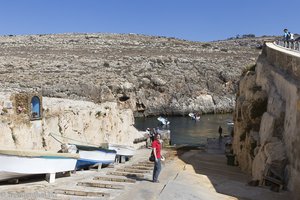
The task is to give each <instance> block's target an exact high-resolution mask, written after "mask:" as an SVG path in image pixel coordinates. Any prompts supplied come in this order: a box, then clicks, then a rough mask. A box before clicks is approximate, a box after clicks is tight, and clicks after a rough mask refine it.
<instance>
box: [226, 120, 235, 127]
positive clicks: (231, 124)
mask: <svg viewBox="0 0 300 200" xmlns="http://www.w3.org/2000/svg"><path fill="white" fill-rule="evenodd" d="M226 123H227V126H234V122H233V121H232V120H231V119H227V120H226Z"/></svg>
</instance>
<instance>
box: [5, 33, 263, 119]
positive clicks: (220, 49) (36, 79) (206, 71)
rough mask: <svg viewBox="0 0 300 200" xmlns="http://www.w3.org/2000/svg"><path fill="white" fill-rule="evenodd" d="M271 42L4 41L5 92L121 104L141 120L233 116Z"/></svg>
mask: <svg viewBox="0 0 300 200" xmlns="http://www.w3.org/2000/svg"><path fill="white" fill-rule="evenodd" d="M263 39H265V38H245V39H236V40H227V41H215V42H210V43H203V42H191V41H185V40H178V39H175V38H166V37H151V36H143V35H135V34H129V35H119V34H60V35H29V36H1V37H0V44H1V45H0V84H1V90H2V91H9V92H10V91H13V92H14V91H39V92H41V93H42V95H43V96H46V97H57V98H66V99H74V100H88V101H93V102H95V103H102V102H111V101H113V102H118V103H120V102H121V103H122V104H124V105H125V104H126V105H125V106H126V107H130V108H131V109H132V110H133V111H134V112H135V115H136V116H148V115H159V114H168V115H183V114H187V113H189V112H191V111H198V112H203V113H222V112H231V111H233V108H234V106H235V94H236V86H237V82H238V79H239V77H240V74H241V71H242V70H243V69H245V68H246V67H247V66H249V65H252V64H254V63H255V61H256V58H257V56H258V55H259V53H260V51H261V50H259V49H257V48H256V46H257V45H258V44H260V43H261V41H262V40H263Z"/></svg>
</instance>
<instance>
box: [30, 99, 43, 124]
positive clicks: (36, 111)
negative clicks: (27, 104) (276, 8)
mask: <svg viewBox="0 0 300 200" xmlns="http://www.w3.org/2000/svg"><path fill="white" fill-rule="evenodd" d="M40 118H41V101H40V98H39V97H37V96H33V97H32V99H31V119H40Z"/></svg>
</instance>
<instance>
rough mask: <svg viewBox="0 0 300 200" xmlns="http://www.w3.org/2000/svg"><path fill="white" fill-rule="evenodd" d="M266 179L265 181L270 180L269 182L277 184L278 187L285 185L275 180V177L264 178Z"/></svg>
mask: <svg viewBox="0 0 300 200" xmlns="http://www.w3.org/2000/svg"><path fill="white" fill-rule="evenodd" d="M264 179H265V180H268V181H270V182H272V183H275V184H277V185H279V186H282V185H283V182H282V181H281V180H278V179H275V178H273V177H269V176H264Z"/></svg>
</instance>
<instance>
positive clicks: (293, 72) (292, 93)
mask: <svg viewBox="0 0 300 200" xmlns="http://www.w3.org/2000/svg"><path fill="white" fill-rule="evenodd" d="M283 61H285V62H283ZM299 67H300V56H299V55H298V56H297V55H291V54H290V52H288V51H286V50H283V49H280V48H279V49H278V47H276V46H274V45H273V44H272V43H267V44H266V46H265V47H264V48H263V53H262V54H261V55H260V56H259V58H258V61H257V64H256V67H255V71H254V70H252V71H249V72H247V73H246V74H245V75H244V76H243V77H242V79H241V81H240V84H239V91H238V93H237V94H238V95H237V102H236V108H235V113H234V126H235V127H234V140H233V149H234V153H235V154H236V159H237V162H238V163H239V166H240V167H241V169H243V170H244V171H246V172H248V173H251V174H252V177H253V179H254V180H262V179H263V175H264V172H265V171H266V167H269V166H270V167H271V168H272V167H273V169H274V166H276V173H277V175H278V176H279V177H281V178H282V180H283V181H284V185H285V187H287V188H288V189H290V190H292V191H293V192H294V193H295V192H296V188H297V187H298V185H299V181H298V178H297V177H299V175H300V147H299V141H300V129H299V128H300V127H299V126H300V125H299V120H300V118H299V117H300V92H299V88H300V86H299V80H300V78H299V76H298V74H299V72H298V69H299ZM295 194H296V193H295Z"/></svg>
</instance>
